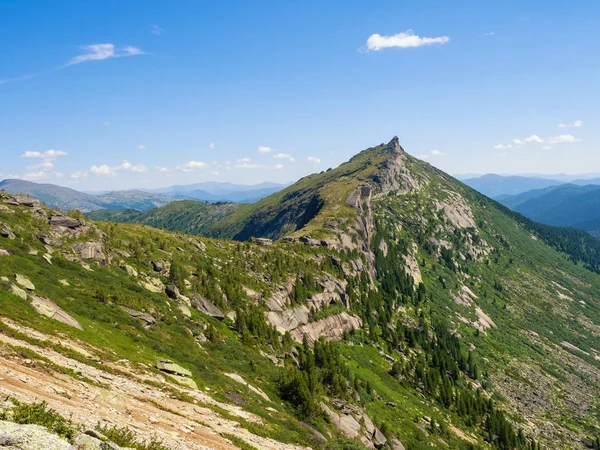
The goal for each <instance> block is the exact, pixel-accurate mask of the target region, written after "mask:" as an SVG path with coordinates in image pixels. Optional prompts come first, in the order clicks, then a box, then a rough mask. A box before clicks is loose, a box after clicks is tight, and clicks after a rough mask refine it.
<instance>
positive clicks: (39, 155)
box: [21, 150, 67, 159]
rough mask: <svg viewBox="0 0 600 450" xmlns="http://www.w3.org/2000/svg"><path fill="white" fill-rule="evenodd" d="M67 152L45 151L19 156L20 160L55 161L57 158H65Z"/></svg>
mask: <svg viewBox="0 0 600 450" xmlns="http://www.w3.org/2000/svg"><path fill="white" fill-rule="evenodd" d="M66 155H67V152H63V151H62V150H46V151H45V152H36V151H27V152H25V153H23V154H22V155H21V158H42V159H56V158H58V157H59V156H66Z"/></svg>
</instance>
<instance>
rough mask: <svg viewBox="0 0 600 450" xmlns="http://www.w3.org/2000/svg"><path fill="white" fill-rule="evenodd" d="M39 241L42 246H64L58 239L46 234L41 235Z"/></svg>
mask: <svg viewBox="0 0 600 450" xmlns="http://www.w3.org/2000/svg"><path fill="white" fill-rule="evenodd" d="M39 239H40V242H41V243H42V244H44V245H49V246H50V247H60V245H61V244H62V242H60V241H59V240H58V239H53V238H51V237H49V236H46V235H45V234H42V235H40V237H39Z"/></svg>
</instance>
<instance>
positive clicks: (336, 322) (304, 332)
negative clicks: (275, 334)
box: [291, 311, 362, 345]
mask: <svg viewBox="0 0 600 450" xmlns="http://www.w3.org/2000/svg"><path fill="white" fill-rule="evenodd" d="M361 325H362V322H361V320H360V319H359V318H358V317H355V316H351V315H350V314H348V313H347V312H345V311H344V312H342V313H339V314H333V315H331V316H329V317H325V318H324V319H321V320H317V321H316V322H313V323H308V324H306V325H303V326H301V327H299V328H296V329H295V330H292V332H291V335H292V337H293V338H294V339H295V340H296V341H297V342H302V341H303V339H304V336H306V337H307V339H308V343H309V344H310V345H314V343H315V342H316V341H317V340H318V339H319V338H320V337H322V336H324V337H325V338H326V339H327V340H338V339H340V338H341V337H342V336H343V334H344V333H346V332H348V331H352V330H357V329H359V328H360V327H361Z"/></svg>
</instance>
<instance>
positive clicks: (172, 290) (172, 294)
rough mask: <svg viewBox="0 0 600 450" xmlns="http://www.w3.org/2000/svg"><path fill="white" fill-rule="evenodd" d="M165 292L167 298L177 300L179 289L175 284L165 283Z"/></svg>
mask: <svg viewBox="0 0 600 450" xmlns="http://www.w3.org/2000/svg"><path fill="white" fill-rule="evenodd" d="M165 293H166V294H167V296H168V297H169V298H172V299H173V300H177V298H178V297H179V295H181V294H180V293H179V289H177V286H175V285H174V284H167V286H166V287H165Z"/></svg>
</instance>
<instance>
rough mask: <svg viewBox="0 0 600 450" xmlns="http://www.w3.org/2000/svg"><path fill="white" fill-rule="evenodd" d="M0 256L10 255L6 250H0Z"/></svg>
mask: <svg viewBox="0 0 600 450" xmlns="http://www.w3.org/2000/svg"><path fill="white" fill-rule="evenodd" d="M0 256H10V253H8V252H7V251H6V250H4V249H3V248H0Z"/></svg>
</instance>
